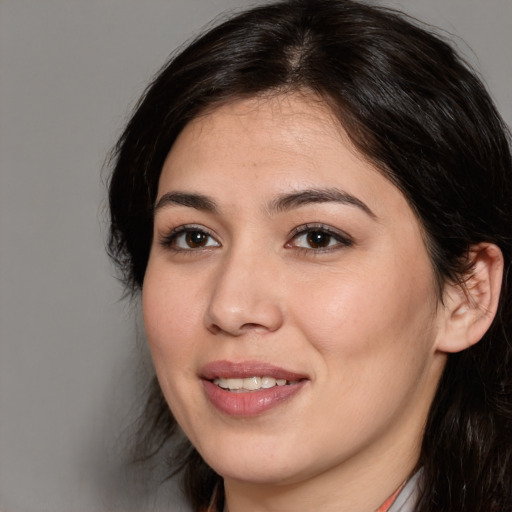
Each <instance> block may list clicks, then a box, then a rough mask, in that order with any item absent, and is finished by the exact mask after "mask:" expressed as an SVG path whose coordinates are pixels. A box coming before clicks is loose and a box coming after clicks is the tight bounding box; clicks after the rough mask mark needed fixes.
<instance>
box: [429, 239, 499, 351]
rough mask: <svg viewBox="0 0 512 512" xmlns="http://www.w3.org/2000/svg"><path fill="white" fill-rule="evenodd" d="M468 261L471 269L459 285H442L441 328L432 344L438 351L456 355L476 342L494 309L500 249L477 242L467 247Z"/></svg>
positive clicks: (495, 305) (494, 312)
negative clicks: (443, 286)
mask: <svg viewBox="0 0 512 512" xmlns="http://www.w3.org/2000/svg"><path fill="white" fill-rule="evenodd" d="M468 258H469V260H470V262H471V268H470V270H469V273H468V275H467V276H463V283H462V284H460V283H447V284H446V285H445V289H444V293H443V303H444V306H442V307H444V310H443V315H442V317H443V318H442V320H443V329H442V331H441V332H440V335H439V337H438V340H437V344H436V348H437V350H439V351H441V352H460V351H462V350H465V349H466V348H469V347H470V346H472V345H474V344H475V343H478V341H480V339H481V338H482V337H483V335H484V334H485V333H486V331H487V330H488V329H489V327H490V325H491V323H492V321H493V320H494V317H495V315H496V311H497V309H498V302H499V297H500V291H501V282H502V279H503V255H502V253H501V250H500V249H499V247H498V246H496V245H494V244H490V243H481V244H478V245H475V246H473V247H471V249H470V251H469V253H468Z"/></svg>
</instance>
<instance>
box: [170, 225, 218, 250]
mask: <svg viewBox="0 0 512 512" xmlns="http://www.w3.org/2000/svg"><path fill="white" fill-rule="evenodd" d="M163 245H164V246H166V247H170V248H174V249H176V250H179V251H194V250H200V249H209V248H212V247H220V246H221V244H220V243H219V242H217V240H215V238H213V236H212V235H210V234H209V233H208V232H206V231H203V230H202V229H194V228H192V227H191V228H187V227H183V228H182V229H179V230H178V231H177V232H175V233H172V234H171V235H170V236H169V237H167V238H166V239H164V241H163Z"/></svg>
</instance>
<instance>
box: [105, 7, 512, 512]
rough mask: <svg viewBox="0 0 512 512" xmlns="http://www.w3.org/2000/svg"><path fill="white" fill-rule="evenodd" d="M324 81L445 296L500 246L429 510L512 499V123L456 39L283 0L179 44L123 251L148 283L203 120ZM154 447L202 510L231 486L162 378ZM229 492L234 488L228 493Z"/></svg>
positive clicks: (123, 141) (121, 224) (150, 418)
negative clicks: (500, 276)
mask: <svg viewBox="0 0 512 512" xmlns="http://www.w3.org/2000/svg"><path fill="white" fill-rule="evenodd" d="M297 91H305V92H312V93H314V94H315V95H316V96H317V97H320V98H321V99H322V100H324V101H325V103H326V104H327V105H328V106H329V107H330V109H331V110H332V112H333V114H334V115H335V116H336V118H337V119H338V120H339V122H340V124H341V125H342V126H343V127H344V128H345V130H346V132H347V133H348V136H349V137H350V139H351V141H352V142H353V143H354V145H355V146H356V147H357V148H358V150H359V151H360V152H361V153H362V154H363V155H365V157H366V158H367V159H368V160H369V161H371V162H372V163H373V164H374V165H375V166H376V167H377V168H378V169H379V170H380V171H381V172H382V174H383V175H385V176H386V177H387V178H388V179H389V180H391V182H392V183H393V184H395V185H396V186H397V187H398V188H399V189H400V190H401V192H402V193H403V194H404V196H405V198H406V199H407V201H408V203H409V205H410V207H411V208H412V210H413V211H414V212H415V214H416V216H417V218H418V220H419V222H420V225H421V226H422V229H423V232H424V238H425V244H426V247H427V250H428V252H429V255H430V259H431V262H432V266H433V269H434V271H435V275H436V278H437V282H438V287H439V293H440V294H442V289H443V286H444V283H446V282H458V283H461V286H463V283H464V280H465V279H466V278H467V276H468V273H470V272H471V268H470V265H469V264H468V250H469V248H470V247H471V246H472V245H473V244H478V243H480V242H490V243H494V244H496V245H498V246H499V247H500V249H501V251H502V253H503V257H504V262H505V269H504V280H503V286H502V291H501V296H500V303H499V308H498V312H497V315H496V317H495V319H494V322H493V324H492V325H491V327H490V329H489V330H488V332H487V333H486V334H485V335H484V337H483V338H482V340H481V341H480V342H479V343H477V344H476V345H474V346H473V347H471V348H469V349H467V350H464V351H462V352H460V353H456V354H451V355H449V358H448V362H447V365H446V368H445V370H444V373H443V376H442V378H441V381H440V383H439V386H438V389H437V394H436V396H435V398H434V401H433V403H432V406H431V409H430V412H429V416H428V420H427V424H426V426H425V431H424V437H423V444H422V447H421V454H420V458H419V460H418V464H417V468H420V467H421V468H423V469H422V478H421V496H420V501H419V504H418V506H417V509H416V510H417V511H418V512H432V511H434V510H435V511H436V512H510V511H512V341H511V323H512V295H511V282H510V277H511V276H510V266H511V262H512V162H511V151H510V135H509V132H508V129H507V127H506V125H505V123H504V122H503V120H502V119H501V118H500V116H499V114H498V112H497V110H496V108H495V106H494V105H493V102H492V100H491V99H490V97H489V94H488V93H487V91H486V90H485V87H484V86H483V85H482V82H481V80H480V79H479V78H478V76H477V74H476V73H475V72H474V71H473V70H472V69H471V68H470V66H469V65H468V64H467V63H466V62H465V61H464V60H463V59H462V58H461V57H460V56H459V55H457V53H456V52H455V51H454V49H453V48H452V46H451V45H450V44H449V43H448V42H446V41H445V39H444V37H442V36H440V35H439V34H436V33H434V31H433V29H431V28H425V27H424V26H422V25H420V24H419V22H417V21H415V20H413V19H411V18H408V17H407V16H405V15H404V14H401V13H399V12H396V11H394V10H391V9H387V8H383V7H378V6H375V5H370V4H368V3H365V2H361V1H355V0H285V1H281V2H277V3H270V4H265V5H262V6H259V7H255V8H253V9H251V10H248V11H245V12H242V13H240V14H237V15H234V16H233V17H231V18H229V19H227V20H225V21H224V22H222V23H221V24H219V25H217V26H215V27H213V28H211V29H210V30H208V31H207V32H206V33H205V34H204V35H202V36H200V37H199V38H197V39H196V40H194V41H193V42H192V43H191V44H189V45H188V46H187V47H186V48H184V49H183V50H181V51H180V52H179V53H177V54H176V55H174V56H173V57H172V58H171V59H170V61H169V62H168V63H167V64H166V65H165V66H164V67H163V68H162V70H161V71H160V72H159V73H158V74H157V75H156V77H155V78H154V80H153V82H152V83H151V84H150V85H149V87H148V88H147V89H146V91H145V93H144V95H143V97H142V98H141V100H140V101H139V103H138V104H137V106H136V108H135V110H134V112H133V115H132V117H131V119H130V120H129V122H128V124H127V126H126V129H125V130H124V133H123V134H122V136H121V137H120V139H119V141H118V143H117V145H116V147H115V148H114V152H113V160H112V169H113V171H112V174H111V177H110V181H109V205H110V214H111V217H110V219H111V224H110V238H109V252H110V255H111V256H112V258H113V259H114V261H115V262H116V263H117V265H118V267H119V269H120V271H121V273H122V276H123V278H124V279H125V282H126V285H127V287H128V289H129V290H131V291H133V292H135V293H137V292H138V291H139V290H140V289H141V287H142V284H143V280H144V274H145V270H146V266H147V262H148V258H149V252H150V246H151V243H152V234H153V207H154V202H155V199H156V193H157V187H158V180H159V176H160V173H161V170H162V166H163V163H164V160H165V158H166V156H167V154H168V153H169V151H170V150H171V148H172V145H173V142H174V141H175V139H176V137H177V136H178V134H179V133H180V132H181V130H182V129H183V127H184V126H185V125H186V124H187V123H188V122H189V121H190V120H192V119H194V118H196V117H197V116H200V115H202V114H204V113H205V112H209V111H211V110H212V109H215V108H216V107H218V106H220V105H222V104H225V103H228V102H230V101H236V100H238V99H243V98H250V97H255V96H261V95H273V94H286V93H288V92H290V93H292V92H297ZM142 420H143V426H142V429H141V432H140V437H139V443H138V449H139V453H142V454H143V455H142V457H143V458H145V457H151V456H152V455H154V454H155V453H157V452H159V451H161V450H170V448H169V447H170V446H171V445H172V447H173V448H172V453H169V458H170V461H171V463H172V465H173V468H174V471H176V472H180V473H181V474H182V477H183V484H184V489H185V492H186V495H187V497H188V499H189V501H190V503H191V505H192V506H193V507H194V508H195V509H200V508H201V507H204V506H206V505H207V504H208V501H209V499H210V496H211V494H212V492H213V489H214V488H215V487H216V486H218V484H219V482H221V477H220V476H219V475H217V474H216V473H215V472H214V471H213V470H212V469H211V468H210V467H208V466H207V465H206V463H205V462H204V461H203V460H202V459H201V457H200V455H199V454H198V453H197V452H196V450H195V449H194V448H193V446H191V445H190V443H189V442H188V441H187V440H186V439H185V440H184V441H183V442H182V443H181V444H180V445H179V446H178V447H176V442H175V441H173V439H174V438H175V436H180V435H181V434H180V430H179V427H177V425H176V422H175V420H174V418H173V416H172V413H171V411H170V410H169V408H168V406H167V404H166V403H165V400H164V398H163V395H162V393H161V391H160V389H159V387H158V384H157V382H156V378H155V379H154V382H153V385H152V388H151V392H150V394H149V397H148V400H147V405H146V409H145V412H144V415H143V418H142ZM221 499H222V497H221Z"/></svg>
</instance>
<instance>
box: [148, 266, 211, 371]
mask: <svg viewBox="0 0 512 512" xmlns="http://www.w3.org/2000/svg"><path fill="white" fill-rule="evenodd" d="M202 300H204V297H203V298H202ZM200 301H201V296H200V294H199V292H198V291H197V290H196V289H194V287H193V286H190V283H189V285H188V286H187V283H180V280H179V277H177V276H175V275H172V276H169V275H168V274H167V273H166V272H161V271H159V270H158V267H157V266H156V265H151V263H150V265H149V266H148V269H147V272H146V276H145V279H144V285H143V289H142V313H143V318H144V326H145V330H146V336H147V340H148V344H149V347H150V350H151V354H152V357H153V362H154V365H155V369H156V371H157V376H158V377H159V378H160V379H161V380H162V379H163V378H164V377H165V378H168V376H172V375H173V372H172V369H173V368H176V367H181V369H183V365H187V364H190V363H188V362H189V361H190V358H189V357H187V354H191V353H193V352H194V349H195V346H194V340H195V337H194V336H193V333H194V332H195V331H197V330H198V328H200V327H201V326H202V324H203V323H202V318H201V314H200V311H201V305H200V304H201V303H200ZM187 370H188V371H193V369H192V368H190V369H188V368H187Z"/></svg>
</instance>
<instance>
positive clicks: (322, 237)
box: [308, 231, 331, 249]
mask: <svg viewBox="0 0 512 512" xmlns="http://www.w3.org/2000/svg"><path fill="white" fill-rule="evenodd" d="M330 241H331V235H329V234H327V233H324V232H323V231H311V232H309V233H308V244H309V245H310V246H311V247H313V248H315V249H316V248H318V247H327V246H328V245H329V242H330Z"/></svg>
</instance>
